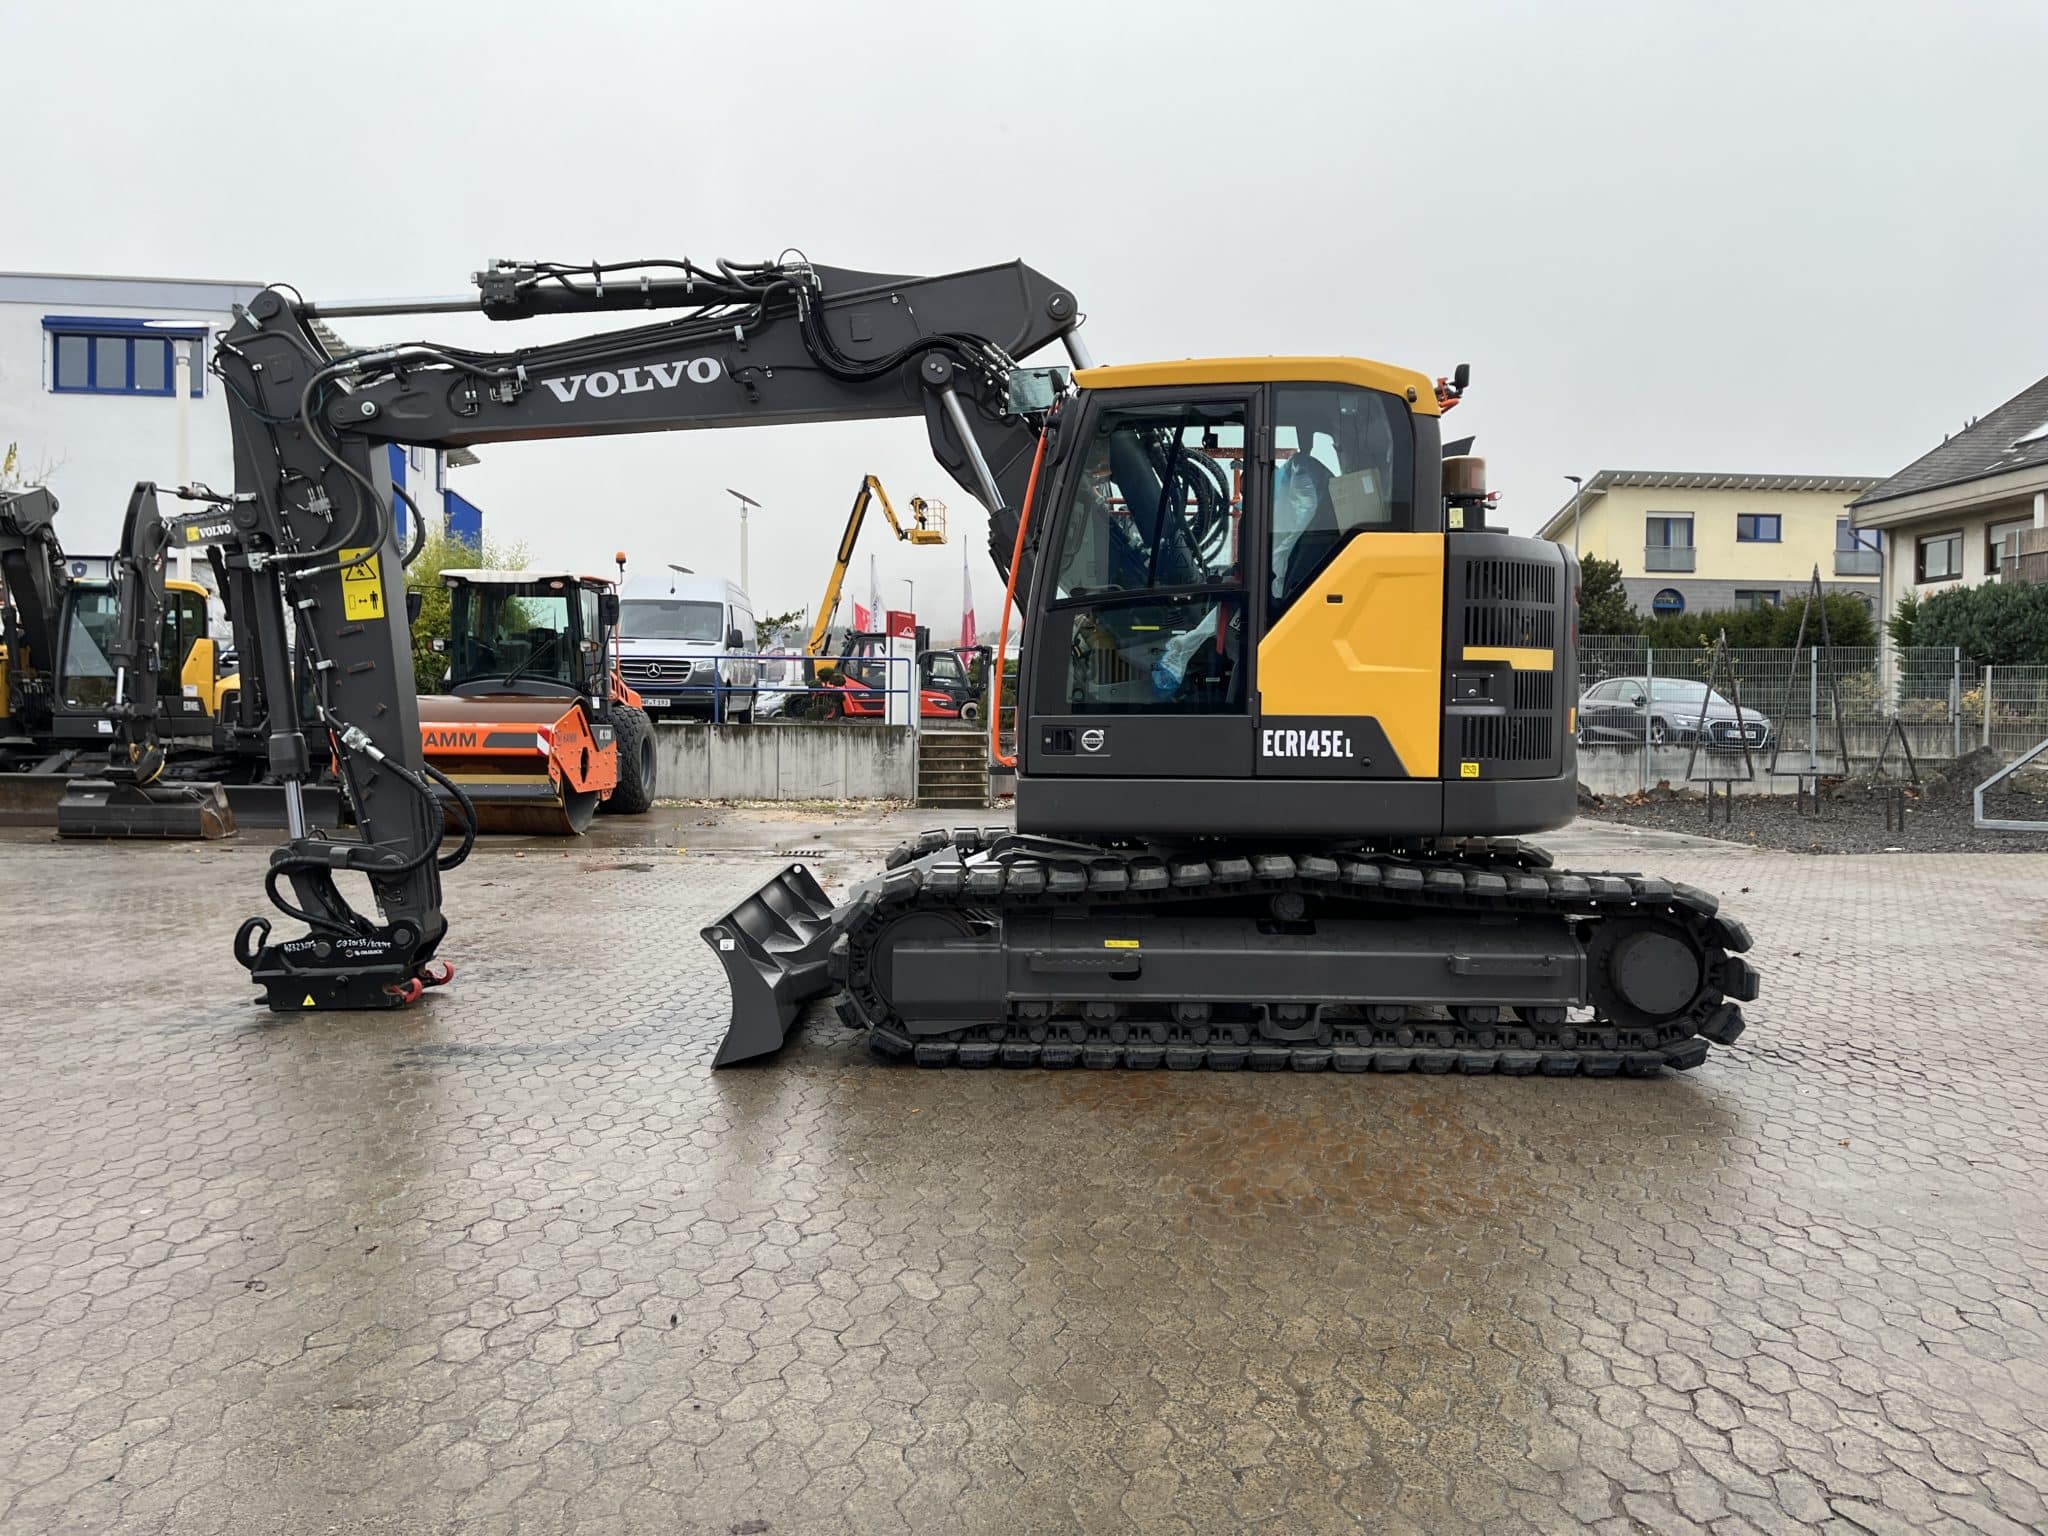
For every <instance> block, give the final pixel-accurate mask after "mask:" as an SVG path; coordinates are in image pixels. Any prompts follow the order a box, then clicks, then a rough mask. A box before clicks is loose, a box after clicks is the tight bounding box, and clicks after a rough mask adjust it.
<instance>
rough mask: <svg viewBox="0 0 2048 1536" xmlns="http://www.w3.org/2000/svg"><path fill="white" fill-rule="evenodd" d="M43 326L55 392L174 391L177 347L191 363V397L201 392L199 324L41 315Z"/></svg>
mask: <svg viewBox="0 0 2048 1536" xmlns="http://www.w3.org/2000/svg"><path fill="white" fill-rule="evenodd" d="M43 330H44V331H45V332H46V333H47V334H48V335H49V338H50V388H51V390H52V391H54V392H55V393H57V394H61V395H157V396H169V395H172V394H175V393H176V392H177V379H178V373H177V357H178V351H179V349H180V348H182V349H184V354H185V357H186V359H187V361H188V362H189V363H190V365H191V374H192V395H193V397H194V398H195V399H196V398H197V397H199V396H200V395H202V394H204V393H205V382H204V381H205V378H206V368H205V362H204V359H203V356H202V348H203V347H204V344H205V341H206V327H205V326H203V325H184V324H170V325H165V324H158V323H155V322H152V321H148V320H126V319H110V318H108V317H106V316H103V315H45V316H43Z"/></svg>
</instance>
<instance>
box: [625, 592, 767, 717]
mask: <svg viewBox="0 0 2048 1536" xmlns="http://www.w3.org/2000/svg"><path fill="white" fill-rule="evenodd" d="M754 646H755V631H754V605H753V604H752V602H750V601H749V600H748V598H747V594H746V593H745V592H744V591H743V590H742V589H741V588H740V586H739V584H738V583H737V582H732V581H727V580H726V579H725V578H724V577H722V576H698V575H694V574H687V573H682V572H676V573H673V574H669V575H661V576H634V577H631V578H629V579H628V580H627V582H626V584H625V586H624V587H622V588H621V589H620V591H619V671H620V673H621V674H622V675H623V676H624V677H625V679H626V686H627V687H629V688H632V689H633V690H634V691H635V692H637V693H638V694H639V695H640V697H641V699H642V701H643V702H644V703H645V704H646V706H647V711H648V718H649V719H650V720H653V721H655V722H657V723H659V722H660V721H662V720H665V719H671V720H672V719H675V718H676V717H678V716H681V715H695V716H698V717H700V718H703V719H707V720H711V719H716V720H752V719H753V718H754V690H755V686H756V684H757V683H758V681H759V674H760V663H759V662H757V661H755V660H754V659H753V656H754Z"/></svg>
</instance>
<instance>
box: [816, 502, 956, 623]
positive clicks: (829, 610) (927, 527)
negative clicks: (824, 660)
mask: <svg viewBox="0 0 2048 1536" xmlns="http://www.w3.org/2000/svg"><path fill="white" fill-rule="evenodd" d="M874 501H879V502H880V503H881V504H882V515H883V516H884V517H886V518H888V519H889V526H890V528H891V529H893V530H894V531H895V534H896V537H897V539H898V541H900V542H904V543H910V544H943V543H945V542H946V504H945V503H944V502H943V501H926V500H925V499H924V498H923V497H922V496H913V497H911V498H910V519H911V521H910V526H909V527H908V528H906V527H904V526H903V520H902V519H901V518H899V517H898V516H897V515H896V509H895V507H893V506H892V505H890V502H889V493H888V492H887V491H885V490H883V489H882V482H881V480H880V479H879V478H878V477H877V476H874V475H868V476H866V477H865V478H863V479H862V481H861V483H860V489H859V490H858V491H856V492H854V496H853V507H852V509H851V510H850V511H848V512H847V514H846V529H845V531H844V532H843V533H841V534H840V535H839V558H838V559H836V560H834V561H833V562H832V578H831V580H829V581H827V582H826V583H825V596H824V598H823V599H822V600H821V601H820V602H819V604H818V615H817V617H816V618H815V619H813V620H812V621H811V636H810V639H808V640H806V641H805V642H804V654H805V655H806V656H813V657H815V656H822V655H824V653H825V636H826V634H827V632H828V631H829V630H830V629H831V628H832V615H833V614H834V613H836V612H838V611H839V588H840V587H841V585H842V584H844V582H845V581H846V568H847V566H848V565H850V564H851V563H852V561H853V547H854V545H856V544H858V543H859V542H860V529H861V524H862V523H864V522H866V521H867V516H868V504H869V503H870V502H874Z"/></svg>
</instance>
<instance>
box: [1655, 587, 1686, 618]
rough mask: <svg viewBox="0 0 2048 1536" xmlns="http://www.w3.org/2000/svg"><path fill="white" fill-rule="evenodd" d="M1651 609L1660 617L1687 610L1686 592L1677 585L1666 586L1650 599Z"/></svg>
mask: <svg viewBox="0 0 2048 1536" xmlns="http://www.w3.org/2000/svg"><path fill="white" fill-rule="evenodd" d="M1650 611H1651V612H1652V613H1654V614H1656V615H1657V616H1658V617H1659V618H1666V617H1669V616H1670V615H1672V614H1676V613H1683V612H1685V594H1684V593H1683V592H1681V591H1679V590H1678V588H1676V587H1665V588H1664V589H1663V590H1661V591H1660V592H1658V594H1657V595H1656V596H1655V597H1653V598H1651V599H1650Z"/></svg>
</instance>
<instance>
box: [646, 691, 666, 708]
mask: <svg viewBox="0 0 2048 1536" xmlns="http://www.w3.org/2000/svg"><path fill="white" fill-rule="evenodd" d="M640 702H641V703H642V704H644V705H646V706H647V707H648V708H649V709H667V708H668V702H669V701H668V700H667V699H656V698H650V697H648V695H646V694H644V693H643V694H641V695H640Z"/></svg>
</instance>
